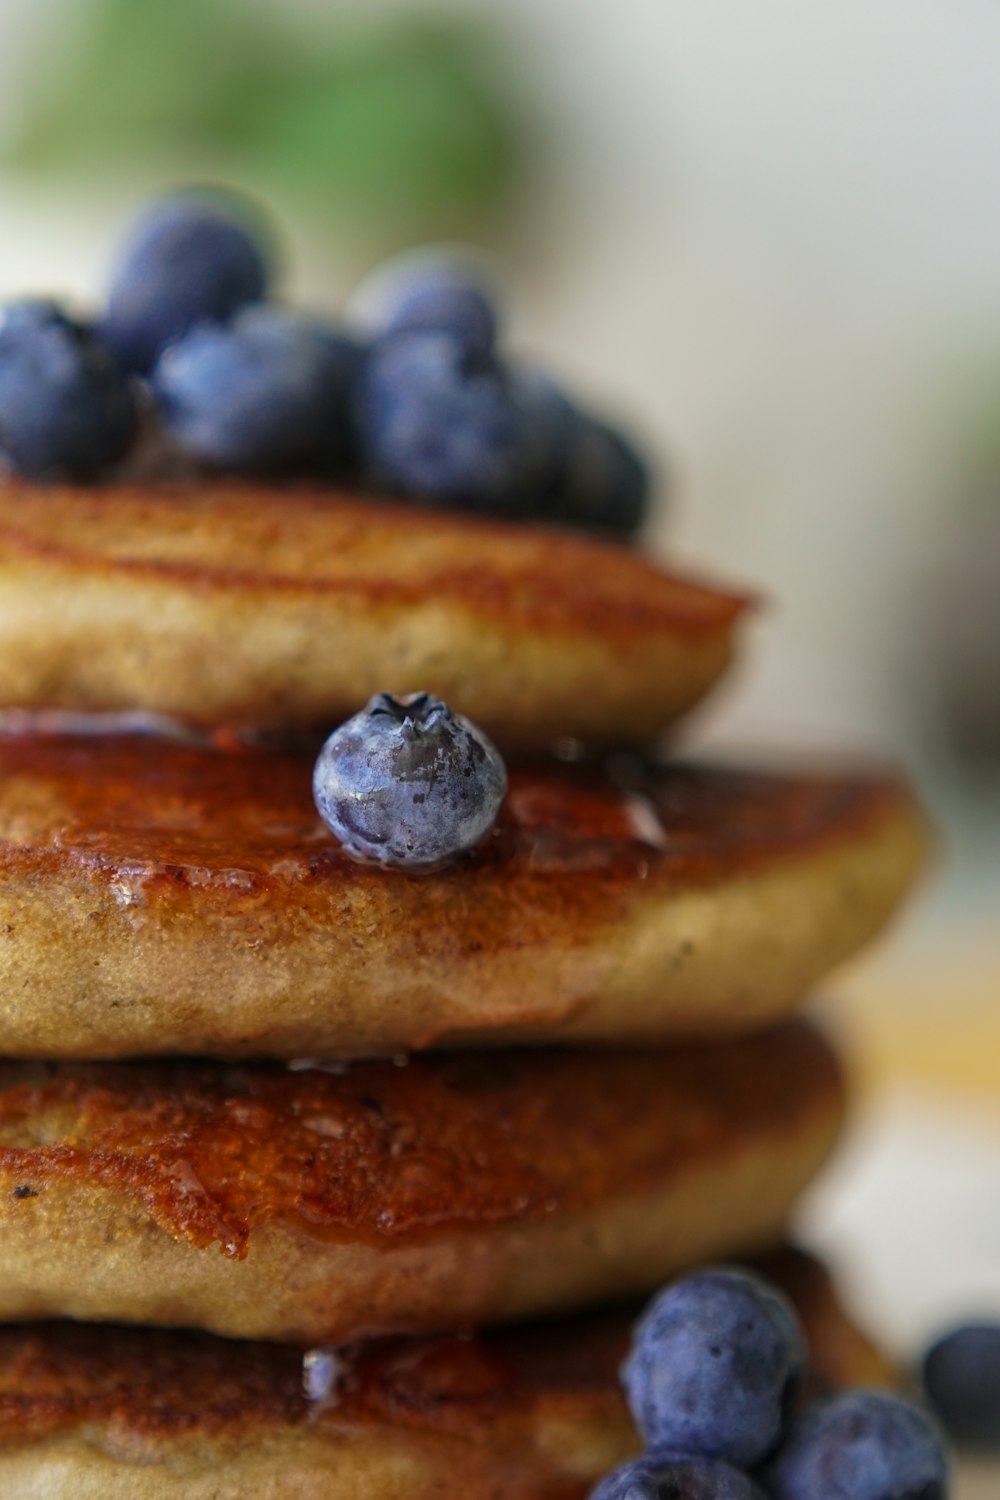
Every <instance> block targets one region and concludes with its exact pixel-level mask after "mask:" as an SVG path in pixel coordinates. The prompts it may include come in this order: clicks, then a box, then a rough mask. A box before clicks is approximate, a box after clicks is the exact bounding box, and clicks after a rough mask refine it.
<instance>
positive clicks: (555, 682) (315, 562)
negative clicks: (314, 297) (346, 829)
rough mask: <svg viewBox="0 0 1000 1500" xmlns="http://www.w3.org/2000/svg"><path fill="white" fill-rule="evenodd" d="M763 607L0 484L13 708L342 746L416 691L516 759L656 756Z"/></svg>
mask: <svg viewBox="0 0 1000 1500" xmlns="http://www.w3.org/2000/svg"><path fill="white" fill-rule="evenodd" d="M746 605H747V601H746V600H745V598H742V597H740V596H737V595H733V594H727V593H724V592H722V591H720V590H716V589H713V588H710V587H707V586H703V585H701V584H698V583H696V582H694V581H691V580H688V579H686V578H683V577H679V576H673V575H670V574H668V573H666V572H664V571H662V570H660V569H658V568H656V567H654V566H653V565H652V564H651V563H650V562H648V561H646V560H644V559H643V558H642V557H641V556H640V555H639V554H638V553H636V552H635V551H633V550H631V549H629V548H627V547H623V546H619V545H615V544H611V543H606V542H598V541H593V540H590V539H587V538H584V537H580V536H574V535H572V534H570V533H564V532H560V531H549V530H535V529H533V528H530V527H524V526H523V525H518V524H517V523H514V522H511V523H505V522H497V521H486V520H484V519H482V518H479V517H469V516H461V515H456V514H454V513H449V512H442V511H434V510H425V509H419V508H415V507H407V506H401V505H398V504H395V505H394V504H389V503H385V502H377V501H375V500H374V499H371V500H364V499H358V498H350V497H346V496H343V495H337V494H335V493H323V492H315V491H313V492H310V491H307V490H296V489H288V490H284V491H282V490H267V489H261V488H256V489H255V488H253V487H250V486H243V485H239V484H226V483H221V482H214V483H210V484H204V483H203V484H198V485H192V486H186V487H180V488H175V489H171V488H169V487H166V488H163V489H136V488H130V487H129V486H116V487H112V488H108V489H103V490H100V489H97V490H95V489H90V490H80V489H72V488H58V487H54V488H44V487H33V486H26V485H22V484H18V483H17V482H14V481H10V482H6V483H4V484H3V485H2V486H0V706H2V707H6V708H71V709H90V710H114V709H148V710H151V711H155V712H160V713H168V714H175V715H177V716H178V717H180V718H184V719H188V720H191V721H194V722H198V723H209V724H213V723H215V724H217V723H229V722H238V723H249V724H259V725H278V726H288V725H313V726H320V727H323V728H325V729H327V730H328V729H330V728H332V727H333V725H334V724H335V723H337V722H338V721H339V720H341V719H344V718H347V717H348V716H349V715H350V714H352V713H354V712H356V711H357V710H358V709H359V708H361V707H362V706H363V704H364V703H365V702H366V701H367V699H368V698H369V697H370V696H371V695H372V694H373V693H376V692H381V691H383V690H389V691H393V692H397V693H401V692H408V691H413V690H416V689H419V690H421V691H428V692H433V693H435V694H436V695H437V696H438V697H441V698H443V699H444V700H445V701H446V702H448V703H450V704H451V706H452V707H453V708H455V709H456V710H457V711H459V712H462V713H464V714H467V715H468V716H469V717H470V718H472V719H473V720H475V722H477V723H479V724H481V725H482V727H483V728H484V729H486V730H487V731H488V732H489V733H490V734H491V735H492V736H493V737H494V738H496V739H498V740H499V741H500V742H501V743H513V744H530V745H536V746H538V745H542V746H544V745H547V744H548V743H549V742H550V741H551V740H552V739H554V738H557V737H559V736H563V735H569V736H578V737H580V738H581V739H584V740H596V741H599V742H608V741H611V742H613V743H626V742H640V743H644V742H647V741H648V740H649V739H651V738H652V737H655V736H656V735H657V734H658V733H659V731H660V730H661V729H662V728H663V727H664V726H665V725H666V724H667V723H668V722H670V721H671V720H672V719H673V718H675V717H676V716H677V715H678V714H679V713H681V712H682V711H683V710H684V709H686V708H688V707H689V706H690V705H691V704H692V703H693V702H694V701H696V699H698V698H700V697H701V696H702V694H703V693H704V692H706V691H707V690H708V689H709V688H710V687H711V686H712V684H713V683H714V682H715V680H716V679H717V678H718V677H719V676H720V675H721V673H722V672H723V670H724V668H725V667H726V665H727V664H728V662H729V660H730V658H731V656H732V654H733V651H734V649H735V633H736V629H737V625H738V622H739V619H740V617H741V615H743V614H744V612H745V610H746ZM206 643H211V646H210V649H207V648H206Z"/></svg>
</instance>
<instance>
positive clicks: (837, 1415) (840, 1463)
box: [766, 1391, 948, 1500]
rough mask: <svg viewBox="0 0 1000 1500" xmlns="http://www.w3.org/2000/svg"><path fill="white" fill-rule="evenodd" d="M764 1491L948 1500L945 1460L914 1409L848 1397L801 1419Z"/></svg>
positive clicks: (859, 1395)
mask: <svg viewBox="0 0 1000 1500" xmlns="http://www.w3.org/2000/svg"><path fill="white" fill-rule="evenodd" d="M766 1483H767V1486H768V1493H769V1494H771V1495H773V1496H774V1497H775V1500H946V1497H947V1495H948V1459H947V1454H946V1453H945V1450H944V1447H943V1444H942V1442H941V1439H940V1437H939V1436H938V1434H937V1432H936V1431H935V1429H934V1427H933V1426H932V1424H931V1422H930V1421H929V1420H928V1418H927V1417H926V1416H924V1414H923V1412H921V1411H919V1410H918V1409H917V1408H916V1407H915V1406H912V1405H910V1403H909V1402H907V1401H901V1400H900V1399H899V1398H898V1397H896V1396H890V1395H887V1394H886V1393H885V1392H884V1391H847V1392H845V1393H843V1394H842V1395H839V1396H832V1397H830V1398H829V1399H828V1400H826V1401H820V1402H818V1403H816V1404H815V1405H814V1406H812V1407H809V1408H808V1409H807V1410H806V1411H805V1412H804V1413H803V1414H802V1416H801V1417H800V1418H799V1419H798V1420H797V1421H796V1422H795V1424H794V1425H793V1427H792V1429H791V1431H790V1432H789V1434H788V1437H787V1439H786V1441H785V1443H784V1445H783V1446H782V1448H781V1450H780V1451H779V1453H778V1454H777V1456H776V1457H775V1459H774V1460H773V1462H772V1463H771V1464H770V1465H769V1466H768V1469H767V1473H766Z"/></svg>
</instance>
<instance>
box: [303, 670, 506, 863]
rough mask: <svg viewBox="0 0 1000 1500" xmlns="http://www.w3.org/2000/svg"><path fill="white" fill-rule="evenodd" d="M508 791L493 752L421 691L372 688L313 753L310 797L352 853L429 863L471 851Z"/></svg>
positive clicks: (484, 739) (471, 728) (371, 858)
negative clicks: (395, 694) (402, 695)
mask: <svg viewBox="0 0 1000 1500" xmlns="http://www.w3.org/2000/svg"><path fill="white" fill-rule="evenodd" d="M506 791H507V772H506V768H505V766H504V763H503V760H502V759H501V757H500V753H499V751H498V750H497V749H496V746H495V745H494V744H493V742H492V741H491V740H490V739H488V738H487V736H486V735H485V734H484V733H483V731H482V730H481V729H478V728H477V727H476V725H475V724H472V723H471V722H470V721H469V720H468V719H465V718H463V717H462V716H461V715H460V714H455V713H453V712H452V711H451V709H450V708H449V707H448V705H447V704H446V703H442V702H441V700H440V698H434V697H432V696H431V695H430V694H429V693H411V694H410V695H409V696H408V697H405V698H394V697H393V696H392V695H391V694H390V693H379V694H378V695H377V696H376V697H374V698H372V699H371V701H370V702H369V704H368V705H367V707H366V708H364V709H363V710H362V711H361V713H358V714H355V715H354V717H353V718H352V719H348V720H347V722H346V724H342V725H341V726H340V728H339V729H335V730H334V732H333V734H331V735H330V738H329V739H328V740H327V741H326V744H325V745H324V746H323V749H322V750H321V751H320V754H319V759H318V760H317V762H316V769H315V772H314V775H313V796H314V798H315V801H316V806H317V808H318V810H319V814H320V817H321V818H322V819H323V821H324V822H325V823H326V824H327V826H328V827H329V828H330V829H331V831H332V832H333V833H334V834H336V836H337V838H338V839H339V840H340V842H341V843H342V844H343V846H344V848H345V849H346V850H347V852H348V854H350V855H352V856H353V857H354V858H355V859H362V860H369V861H374V862H376V863H378V864H385V865H396V866H399V867H400V868H404V869H420V868H424V869H426V868H429V867H432V866H434V865H438V864H441V863H442V862H443V861H444V860H447V859H452V858H453V857H454V856H455V855H457V854H461V853H463V852H464V851H465V850H466V849H471V848H472V847H473V845H474V844H477V843H478V842H479V840H480V839H481V838H482V837H483V835H484V834H486V833H487V832H488V831H489V830H490V828H492V826H493V824H494V823H495V821H496V817H497V814H498V812H499V811H500V806H501V803H502V802H503V799H504V796H505V794H506Z"/></svg>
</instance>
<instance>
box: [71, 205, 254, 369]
mask: <svg viewBox="0 0 1000 1500" xmlns="http://www.w3.org/2000/svg"><path fill="white" fill-rule="evenodd" d="M267 281H268V271H267V265H266V263H265V259H264V255H263V252H262V251H261V249H260V247H259V245H258V244H257V242H256V240H255V239H254V237H253V235H252V234H251V233H250V231H249V229H248V227H247V225H246V223H245V222H244V219H243V216H242V215H241V214H240V212H239V210H238V209H237V207H236V205H235V203H232V202H231V201H228V200H226V199H223V198H222V197H221V195H220V196H219V197H218V198H214V199H213V198H210V197H208V196H205V197H178V198H167V199H165V200H161V201H160V202H157V203H155V204H153V205H152V207H151V208H150V209H148V210H147V212H146V213H145V214H144V215H143V217H142V218H141V219H140V220H139V222H138V224H137V225H136V226H135V228H134V230H133V232H132V235H131V237H130V239H129V240H128V242H127V244H126V246H125V251H124V254H123V255H122V258H121V260H120V262H119V264H118V267H117V269H116V271H115V274H114V277H113V280H112V285H111V292H110V295H109V298H108V306H107V312H106V313H105V316H104V320H103V322H102V324H101V330H100V332H101V337H102V339H103V340H104V342H105V343H106V344H107V346H108V348H109V349H110V350H111V351H112V353H113V354H114V356H115V358H116V359H117V360H118V361H119V363H120V364H121V366H122V368H123V369H126V370H137V371H140V372H143V373H144V372H145V371H147V370H149V369H150V368H151V367H152V365H153V364H154V362H155V360H156V357H157V355H158V354H159V352H160V350H161V349H162V348H163V347H164V345H165V344H167V343H169V342H170V341H171V340H172V339H176V338H180V337H181V336H182V335H183V334H185V333H186V332H187V331H188V329H189V328H191V327H193V326H194V324H196V323H200V322H203V321H206V320H212V321H220V320H224V319H226V318H228V317H230V316H231V315H232V313H234V312H235V311H236V310H237V308H239V307H242V306H244V305H245V304H246V303H248V302H256V301H258V300H259V299H260V298H261V297H262V296H263V295H264V291H265V289H266V286H267Z"/></svg>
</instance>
